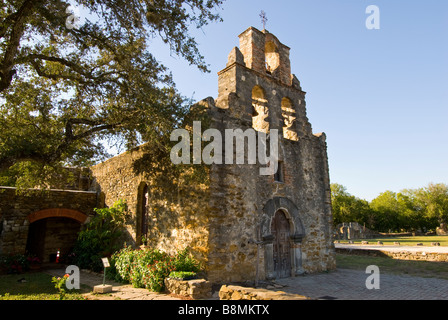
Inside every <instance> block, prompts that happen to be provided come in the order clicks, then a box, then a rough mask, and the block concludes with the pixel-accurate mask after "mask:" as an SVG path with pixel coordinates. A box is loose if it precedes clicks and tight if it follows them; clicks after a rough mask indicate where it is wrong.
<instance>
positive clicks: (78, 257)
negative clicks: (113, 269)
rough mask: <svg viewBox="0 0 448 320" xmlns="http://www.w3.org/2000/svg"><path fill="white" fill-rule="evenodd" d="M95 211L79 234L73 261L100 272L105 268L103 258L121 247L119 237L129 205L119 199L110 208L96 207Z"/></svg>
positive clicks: (83, 267) (84, 267)
mask: <svg viewBox="0 0 448 320" xmlns="http://www.w3.org/2000/svg"><path fill="white" fill-rule="evenodd" d="M95 213H96V214H95V216H93V217H92V218H91V220H90V222H89V223H88V224H87V225H86V227H85V229H84V230H82V231H81V232H80V233H79V234H78V239H77V241H76V244H75V247H74V249H73V253H72V254H71V256H72V257H73V261H71V263H73V264H75V265H77V266H78V267H80V268H82V269H91V270H93V271H97V272H99V271H101V270H103V265H102V262H101V258H103V257H109V256H111V254H112V253H113V252H115V251H116V250H117V249H118V248H119V247H120V244H119V243H118V239H119V238H120V236H121V235H122V232H123V226H124V222H125V218H126V215H127V205H126V203H125V202H123V201H122V200H119V201H118V202H116V203H115V204H114V205H113V206H112V207H110V208H103V209H95Z"/></svg>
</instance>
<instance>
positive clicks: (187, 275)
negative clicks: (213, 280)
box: [169, 271, 197, 280]
mask: <svg viewBox="0 0 448 320" xmlns="http://www.w3.org/2000/svg"><path fill="white" fill-rule="evenodd" d="M196 276H197V274H196V272H187V271H173V272H171V273H170V275H169V278H171V279H177V280H192V279H196Z"/></svg>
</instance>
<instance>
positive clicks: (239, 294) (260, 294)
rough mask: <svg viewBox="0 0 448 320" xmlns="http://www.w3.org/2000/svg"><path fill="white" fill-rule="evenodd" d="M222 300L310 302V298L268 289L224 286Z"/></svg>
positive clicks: (221, 290) (220, 291)
mask: <svg viewBox="0 0 448 320" xmlns="http://www.w3.org/2000/svg"><path fill="white" fill-rule="evenodd" d="M219 299H220V300H310V298H308V297H305V296H301V295H297V294H291V293H286V292H283V291H271V290H267V289H256V288H246V287H239V286H226V285H224V286H222V287H221V289H220V290H219Z"/></svg>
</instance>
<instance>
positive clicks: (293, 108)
mask: <svg viewBox="0 0 448 320" xmlns="http://www.w3.org/2000/svg"><path fill="white" fill-rule="evenodd" d="M239 40H240V46H239V48H237V47H235V48H233V50H232V51H231V52H230V54H229V57H228V62H227V66H226V68H225V69H224V70H222V71H220V72H219V73H218V75H219V81H218V82H219V84H218V85H219V95H218V99H217V106H218V107H219V108H222V109H230V110H229V111H230V113H231V114H232V115H233V116H235V117H236V118H240V119H241V120H243V121H246V122H247V121H250V122H252V126H253V128H254V129H255V130H257V131H263V132H266V133H268V132H269V128H270V129H278V130H279V131H280V132H281V131H283V133H284V134H283V138H285V139H289V140H293V141H297V140H298V139H299V138H300V137H303V136H309V135H311V134H312V133H311V126H310V124H309V122H308V119H307V117H306V110H305V105H306V103H305V95H306V92H304V91H302V88H301V86H300V82H299V80H298V79H297V77H296V76H295V75H293V74H291V62H290V48H289V47H288V46H286V45H284V44H282V43H281V42H280V41H279V40H278V38H277V37H276V36H275V35H273V34H271V33H269V31H267V30H263V31H260V30H257V29H256V28H254V27H250V28H248V29H247V30H246V31H244V32H243V33H241V34H240V35H239ZM236 97H237V98H238V99H235V98H236Z"/></svg>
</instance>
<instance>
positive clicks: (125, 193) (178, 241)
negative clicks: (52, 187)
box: [92, 145, 209, 263]
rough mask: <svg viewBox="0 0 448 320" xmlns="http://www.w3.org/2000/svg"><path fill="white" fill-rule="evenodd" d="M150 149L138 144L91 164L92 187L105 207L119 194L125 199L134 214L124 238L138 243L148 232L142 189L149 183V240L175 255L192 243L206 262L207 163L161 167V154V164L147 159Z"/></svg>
mask: <svg viewBox="0 0 448 320" xmlns="http://www.w3.org/2000/svg"><path fill="white" fill-rule="evenodd" d="M148 148H151V147H150V146H149V145H143V146H140V147H138V148H136V149H133V150H132V151H129V152H126V153H124V154H122V155H119V156H117V157H115V158H112V159H110V160H108V161H106V162H104V163H101V164H99V165H97V166H95V167H93V168H92V175H93V177H94V180H93V184H92V188H93V190H96V191H98V192H100V193H101V194H102V198H103V200H104V203H105V205H106V206H111V205H112V204H113V203H114V202H116V201H117V200H120V199H121V200H125V201H126V202H127V204H128V207H129V211H130V213H131V218H130V219H129V221H127V231H128V237H127V238H126V239H125V241H126V242H127V244H128V245H132V246H139V245H140V244H141V243H142V236H144V235H143V233H142V217H143V212H142V197H143V195H142V190H143V186H144V185H147V186H148V201H147V206H146V221H147V224H148V233H147V235H146V238H147V241H148V242H147V245H148V246H149V247H151V248H157V249H160V250H163V251H165V252H168V253H171V254H173V253H175V252H176V251H179V250H182V249H184V248H186V247H189V248H190V249H191V250H192V252H193V253H194V254H196V258H198V259H199V260H201V261H202V262H203V263H205V262H206V257H207V253H208V232H209V231H208V228H207V223H208V216H207V214H208V212H207V204H208V201H209V200H208V199H209V195H208V175H207V174H206V170H207V168H206V167H205V166H180V167H178V168H177V170H178V171H179V172H180V173H177V172H178V171H176V172H175V173H173V172H172V171H170V170H169V168H162V163H163V159H159V160H160V161H159V162H157V163H156V162H154V161H153V160H151V159H149V158H148V157H147V156H148V152H149V151H148ZM165 160H166V159H165ZM168 160H169V159H168ZM167 166H169V165H167ZM154 167H155V168H154ZM171 169H172V168H171Z"/></svg>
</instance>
